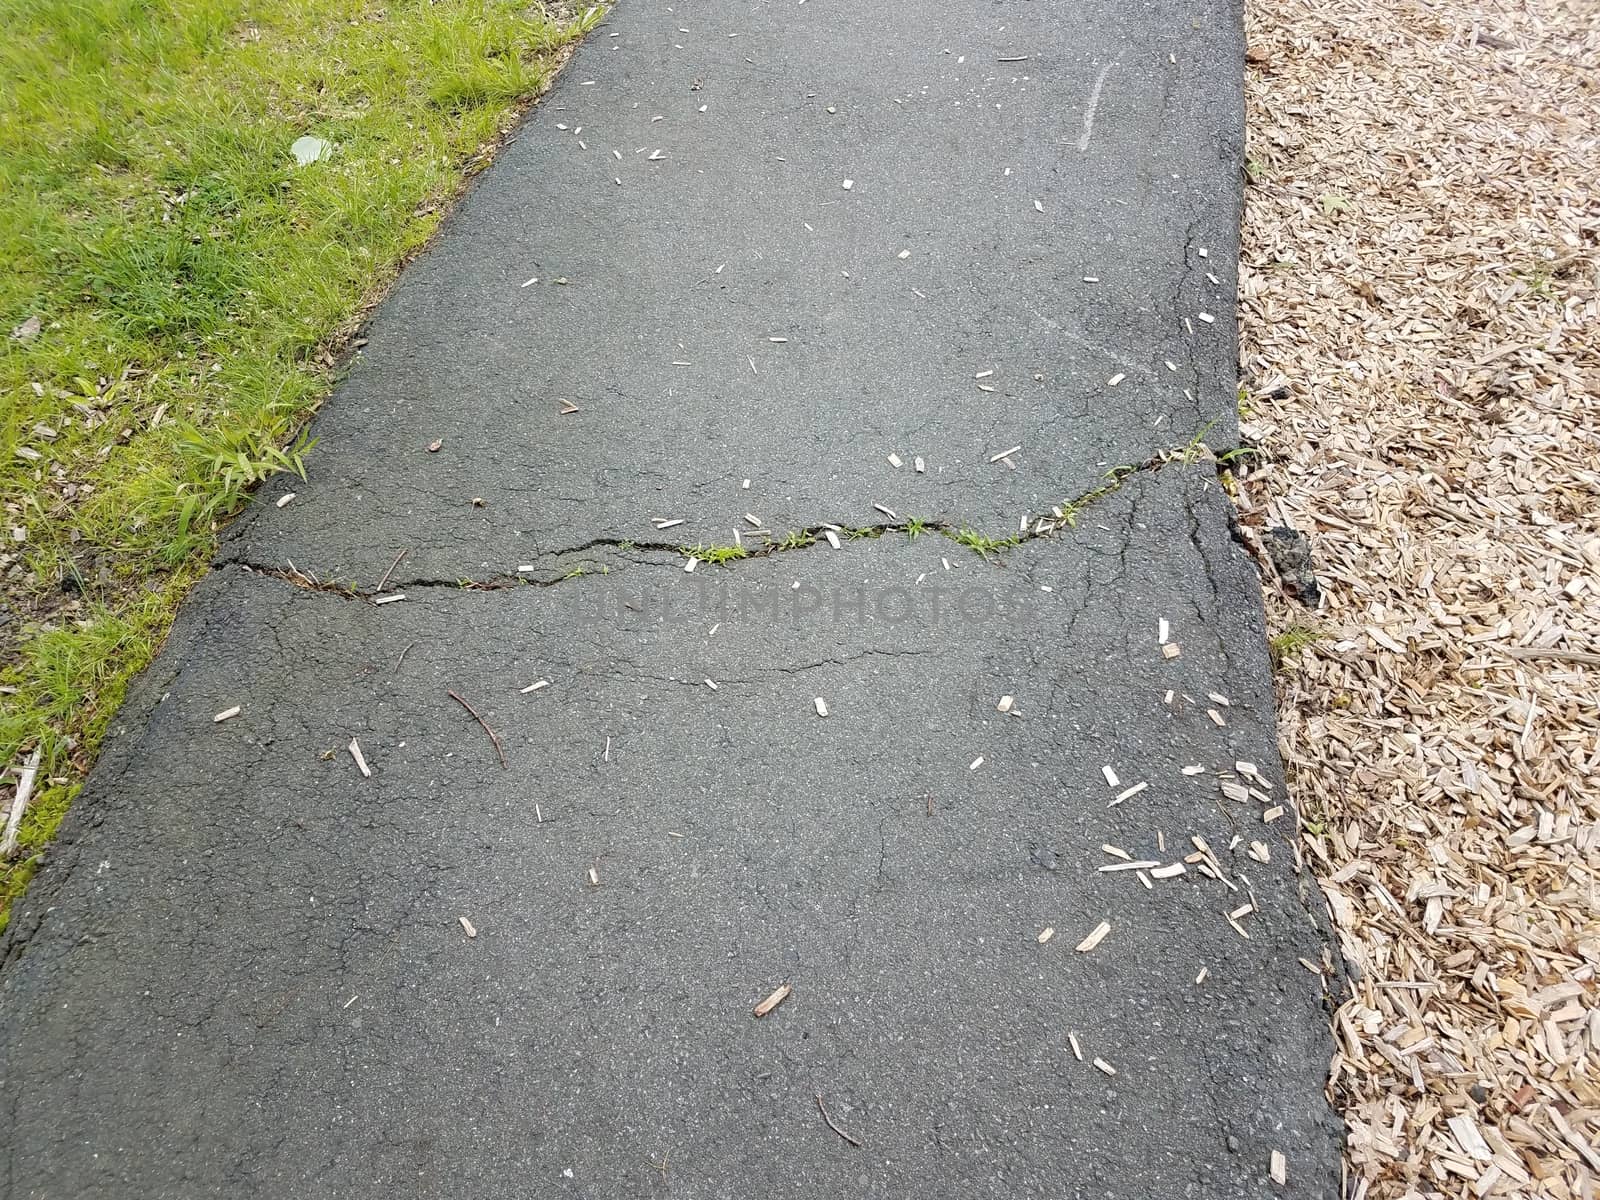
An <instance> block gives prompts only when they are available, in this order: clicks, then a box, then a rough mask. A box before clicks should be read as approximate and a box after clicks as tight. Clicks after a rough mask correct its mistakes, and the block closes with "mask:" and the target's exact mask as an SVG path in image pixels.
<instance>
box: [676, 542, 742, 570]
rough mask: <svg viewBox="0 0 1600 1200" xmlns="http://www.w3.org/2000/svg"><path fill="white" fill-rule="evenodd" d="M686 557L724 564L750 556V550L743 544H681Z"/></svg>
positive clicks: (719, 564) (680, 548)
mask: <svg viewBox="0 0 1600 1200" xmlns="http://www.w3.org/2000/svg"><path fill="white" fill-rule="evenodd" d="M678 550H679V552H680V553H681V554H682V555H683V556H684V557H685V558H698V559H699V560H700V561H701V562H703V563H711V564H713V565H714V566H722V565H723V564H724V563H730V562H733V561H734V560H735V559H739V558H749V557H750V551H748V550H746V549H745V548H744V547H743V546H679V547H678Z"/></svg>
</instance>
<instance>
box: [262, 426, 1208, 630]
mask: <svg viewBox="0 0 1600 1200" xmlns="http://www.w3.org/2000/svg"><path fill="white" fill-rule="evenodd" d="M1209 429H1210V426H1207V427H1206V428H1205V429H1202V430H1201V431H1200V432H1199V433H1197V434H1196V435H1195V436H1194V437H1193V438H1192V439H1191V440H1190V441H1189V442H1188V443H1186V444H1185V445H1183V446H1182V447H1179V448H1177V449H1165V450H1160V451H1158V452H1157V453H1155V454H1153V455H1152V456H1151V457H1149V458H1147V459H1146V460H1145V461H1144V462H1142V463H1136V464H1129V465H1125V466H1117V467H1113V468H1111V469H1110V470H1109V471H1107V472H1106V473H1105V476H1104V477H1103V481H1102V482H1100V483H1099V484H1097V485H1095V486H1094V487H1092V488H1089V489H1087V490H1086V491H1083V492H1080V493H1078V494H1077V495H1074V496H1071V497H1069V498H1066V499H1063V500H1062V501H1061V502H1060V503H1058V504H1055V505H1052V506H1051V507H1050V510H1049V511H1048V512H1046V513H1041V514H1038V515H1034V514H1028V515H1027V517H1025V518H1024V520H1023V521H1022V522H1020V527H1019V529H1018V530H1017V532H1015V533H1011V534H1003V535H996V534H989V533H985V532H983V531H981V530H979V529H978V528H976V527H975V526H973V525H969V524H967V523H965V522H962V521H946V520H937V519H925V518H920V517H906V518H900V517H899V516H897V515H895V514H892V513H891V514H890V516H891V520H888V521H880V522H876V523H873V524H870V525H842V524H836V523H833V522H829V521H819V522H817V523H816V524H813V525H808V526H805V527H804V528H801V529H796V530H791V531H789V532H787V533H785V534H784V535H783V536H781V537H778V536H775V535H774V534H772V533H770V532H767V531H758V533H757V534H756V535H755V536H759V537H760V538H761V539H762V540H761V541H760V542H758V543H755V544H751V543H749V542H745V541H739V542H735V543H734V544H731V545H705V544H696V545H692V546H691V545H688V544H684V543H675V542H663V541H639V540H637V539H632V538H617V537H596V538H590V539H588V540H587V541H584V542H579V543H576V544H574V545H571V546H563V547H561V548H559V549H555V550H551V551H547V552H545V553H544V554H543V555H541V557H542V558H545V559H546V560H550V561H552V562H553V565H552V566H551V567H550V568H549V569H547V570H543V571H537V570H536V569H535V568H533V567H531V566H529V567H523V568H521V569H519V570H518V571H517V572H515V573H512V572H500V573H497V574H493V575H489V576H485V577H479V578H473V577H461V578H454V579H452V578H429V577H415V576H414V577H405V578H402V579H393V580H392V579H391V578H390V575H391V574H392V572H393V570H394V568H393V567H392V568H391V569H390V573H389V574H385V576H384V578H383V579H382V580H380V581H379V583H378V584H377V585H370V586H363V585H361V584H357V583H354V582H341V581H336V580H329V579H318V578H317V577H316V576H315V575H313V574H312V573H310V572H308V571H303V570H301V569H300V568H298V567H296V566H295V565H294V563H292V562H291V563H288V564H287V565H286V566H283V567H274V566H267V565H265V564H260V563H251V562H235V563H233V564H231V565H235V566H238V567H239V568H241V569H242V570H244V571H246V572H248V573H251V574H256V575H264V576H267V577H269V578H272V579H277V580H280V581H282V582H284V583H288V584H290V585H292V586H294V587H298V588H304V589H307V590H310V591H318V592H322V593H324V594H327V595H331V596H336V597H338V598H340V599H344V600H350V601H354V602H358V603H365V604H383V603H386V602H388V601H389V600H391V599H396V598H398V597H399V594H400V593H401V592H403V591H404V590H406V589H413V590H426V589H446V590H450V591H503V590H509V589H513V588H521V587H537V588H550V587H556V586H558V585H560V584H563V583H567V582H569V581H571V580H575V579H582V578H586V577H589V576H594V575H609V574H611V573H612V571H613V569H623V568H628V567H635V566H657V567H659V566H665V565H669V564H673V563H681V564H682V565H683V567H684V569H686V570H690V571H692V570H694V569H695V568H696V567H698V566H700V565H702V564H703V565H707V566H714V567H720V568H723V569H727V568H731V567H733V566H734V565H735V564H737V563H739V562H743V561H746V560H753V559H762V558H772V557H775V556H777V555H780V554H790V553H795V552H798V551H803V550H810V549H814V548H816V547H819V546H828V547H830V548H833V549H842V548H843V547H844V546H845V545H847V544H849V543H851V542H858V541H874V540H876V539H878V538H881V537H883V536H884V535H885V534H892V533H901V534H905V535H906V536H907V537H909V538H911V539H912V540H915V539H916V538H918V537H922V536H925V535H932V536H938V537H943V538H945V539H947V540H949V541H951V542H953V543H955V544H956V545H958V546H961V547H963V548H964V549H967V550H969V551H971V552H972V553H974V554H976V555H977V556H978V557H979V558H981V559H983V560H984V561H985V562H988V563H991V564H993V565H1003V563H1004V556H1005V554H1006V552H1007V551H1010V550H1015V549H1019V548H1020V547H1022V546H1025V545H1028V544H1029V543H1031V542H1036V541H1042V540H1044V539H1047V538H1055V537H1063V536H1068V535H1070V534H1071V532H1072V531H1073V530H1075V529H1076V528H1077V525H1078V522H1079V520H1080V519H1081V518H1082V516H1083V515H1084V514H1085V513H1086V512H1088V511H1089V510H1091V509H1092V508H1094V507H1095V506H1096V505H1098V504H1100V503H1102V502H1103V501H1105V500H1107V499H1109V498H1110V497H1112V496H1114V495H1116V494H1117V493H1118V492H1120V491H1121V490H1122V489H1123V488H1124V487H1126V486H1127V484H1128V483H1129V482H1130V481H1132V480H1133V479H1135V478H1137V477H1139V476H1141V475H1150V474H1154V473H1155V472H1157V471H1159V470H1161V469H1162V468H1163V467H1165V466H1168V465H1171V464H1180V465H1185V466H1193V465H1196V464H1199V463H1210V464H1212V465H1213V466H1214V467H1215V469H1216V470H1217V471H1218V472H1219V473H1220V472H1222V471H1224V470H1226V469H1227V468H1226V463H1225V461H1224V460H1223V459H1220V458H1218V456H1217V455H1216V454H1215V453H1214V452H1213V451H1212V450H1211V448H1210V447H1209V446H1207V445H1206V443H1205V442H1204V441H1203V440H1202V439H1203V438H1204V436H1205V434H1206V433H1207V432H1208V431H1209ZM600 554H604V555H605V557H604V558H598V557H594V556H597V555H600ZM404 557H405V554H404V553H402V554H401V556H400V558H398V559H397V560H396V563H395V566H396V567H398V566H399V565H400V563H401V562H402V561H403V560H404ZM564 563H570V564H571V565H570V566H564V565H563V564H564Z"/></svg>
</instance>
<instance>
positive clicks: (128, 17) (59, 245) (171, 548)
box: [0, 0, 600, 925]
mask: <svg viewBox="0 0 1600 1200" xmlns="http://www.w3.org/2000/svg"><path fill="white" fill-rule="evenodd" d="M599 17H600V12H599V10H597V9H596V10H589V11H586V12H584V13H583V14H582V15H580V16H575V17H570V18H569V17H566V16H563V15H560V14H555V13H548V14H547V13H542V12H541V11H540V10H538V9H536V8H535V9H530V8H528V7H527V6H526V5H525V4H522V3H506V2H502V0H438V2H436V3H427V2H425V0H394V2H392V3H388V4H383V3H377V2H372V3H361V2H357V0H256V2H254V3H245V2H244V0H163V2H162V3H160V4H154V3H151V2H150V0H0V28H3V29H4V30H5V37H4V38H3V39H0V97H3V102H0V264H4V265H3V266H0V503H3V504H4V507H5V514H4V515H5V520H4V521H3V522H0V601H3V602H4V603H5V605H6V606H7V609H6V610H0V689H3V690H0V767H4V766H6V765H8V764H13V763H15V762H17V761H18V760H19V759H20V757H21V755H22V754H23V753H25V752H27V751H30V750H31V749H32V747H34V746H35V745H40V746H42V747H43V769H42V772H41V782H40V786H39V790H37V791H36V793H35V801H34V803H33V805H32V806H31V808H30V810H29V814H28V816H27V818H26V819H25V820H24V822H23V826H22V845H23V854H22V856H21V858H20V859H19V861H17V862H15V863H12V864H0V925H3V922H4V920H5V915H4V914H5V912H6V910H7V909H8V908H9V904H10V901H11V900H12V899H13V898H14V897H15V896H16V895H17V893H18V892H19V891H20V889H21V887H22V886H23V885H24V884H25V883H26V880H27V877H28V875H29V874H30V873H31V872H32V869H33V864H34V863H35V861H36V854H37V852H38V850H39V849H40V848H41V847H42V846H43V845H44V844H45V843H46V842H47V841H48V839H49V838H50V836H51V834H52V833H53V832H54V830H55V827H56V825H57V823H58V822H59V820H60V817H61V814H62V812H63V811H64V810H65V808H66V806H67V804H68V803H69V802H70V800H71V798H72V796H73V794H74V793H75V791H76V789H77V787H78V785H79V782H80V781H81V779H82V777H83V774H84V773H85V772H86V771H87V769H88V767H89V765H90V764H91V763H92V761H93V758H94V754H95V751H96V749H97V747H98V745H99V742H100V738H101V736H102V734H103V732H104V730H105V727H106V724H107V721H108V720H109V719H110V716H111V714H112V713H113V712H114V711H115V709H116V706H117V703H118V702H119V701H120V699H121V697H122V694H123V690H124V688H125V687H126V685H127V682H128V680H129V679H130V677H131V676H132V675H133V674H134V673H136V672H137V671H138V670H139V669H141V668H142V667H143V666H145V664H146V663H147V662H148V661H149V660H150V658H151V656H152V655H153V654H154V652H155V650H156V648H157V647H158V646H159V645H160V643H161V640H162V639H163V637H165V635H166V631H167V629H168V627H169V625H170V623H171V619H172V614H173V612H174V610H175V608H176V606H177V604H178V602H179V601H180V600H181V599H182V597H183V595H184V594H185V592H186V591H187V590H188V588H189V587H190V585H192V584H193V582H194V581H195V580H196V579H197V578H198V577H199V575H200V574H201V573H202V572H203V569H204V568H203V564H204V563H205V561H206V559H207V558H208V557H209V554H210V552H211V551H212V549H213V546H214V540H215V535H216V530H217V527H218V524H219V523H220V522H222V521H224V520H226V519H227V518H228V517H229V516H231V515H232V514H234V513H235V512H237V511H238V509H239V508H240V507H241V506H242V505H243V504H244V503H245V502H246V499H247V493H248V490H249V489H250V488H251V487H252V486H253V485H254V484H255V483H257V482H258V481H259V480H260V479H262V478H264V477H265V476H267V475H270V474H272V473H274V472H277V471H282V470H299V469H300V461H301V456H303V455H304V454H305V453H306V451H307V449H308V446H307V445H306V443H305V442H304V441H297V437H298V434H299V431H300V430H301V428H302V427H303V425H304V422H305V420H306V418H307V416H308V415H309V414H310V412H311V411H312V409H313V408H314V407H315V406H316V404H317V402H318V401H319V400H320V399H321V398H322V397H323V396H324V395H325V394H326V392H327V390H328V388H329V385H330V379H331V369H332V364H333V361H334V353H335V352H336V350H337V349H338V347H339V346H340V345H341V343H342V341H343V340H344V339H345V338H347V337H348V336H349V334H350V332H351V331H352V330H353V328H354V327H355V324H356V322H357V321H358V319H359V317H360V314H361V313H362V311H363V310H364V308H365V307H366V306H367V305H369V304H370V303H371V301H372V300H373V299H375V298H376V297H377V296H378V295H379V294H380V293H381V292H382V290H383V289H384V288H385V287H386V286H387V284H388V282H389V281H390V280H391V279H392V278H393V276H394V273H395V271H396V269H397V267H398V265H399V264H400V263H401V262H402V261H403V260H404V259H405V258H406V257H407V256H408V255H410V254H411V253H413V252H414V251H416V250H417V249H418V248H419V247H420V246H421V245H422V244H423V243H424V242H425V241H426V240H427V239H428V237H429V236H430V235H431V233H432V232H433V230H434V228H435V227H436V225H437V224H438V221H439V219H440V217H441V215H442V209H443V208H444V207H445V206H446V205H447V204H448V201H449V200H450V199H451V197H452V196H453V195H454V194H455V193H456V192H457V190H458V189H459V187H460V185H461V183H462V180H463V178H464V177H465V176H466V175H468V174H470V173H472V172H473V171H475V170H477V169H480V168H481V167H482V166H484V165H486V164H487V162H488V161H489V158H490V157H491V156H492V153H493V148H494V146H495V144H496V143H497V140H498V138H499V136H500V134H501V133H502V132H503V131H504V130H505V129H506V128H507V127H508V126H509V124H510V122H511V120H512V118H513V116H514V114H515V111H516V110H517V108H518V106H519V105H521V104H522V103H523V102H524V101H526V100H527V99H529V98H530V97H532V96H534V95H536V94H538V92H539V91H541V90H542V88H543V87H544V86H545V84H546V83H547V81H548V79H549V76H550V74H551V72H552V71H553V70H554V68H555V67H556V65H557V64H558V61H559V56H560V52H561V50H562V48H563V47H564V46H566V45H567V44H569V43H570V42H572V41H573V40H575V39H576V38H577V37H578V36H580V35H581V33H583V32H584V31H586V30H587V29H588V28H590V27H592V26H593V25H594V24H595V23H597V21H598V20H599ZM305 135H311V136H315V137H319V138H322V139H325V140H326V141H327V142H329V143H331V145H332V147H333V149H332V153H331V154H330V155H329V156H328V157H327V158H326V159H325V160H323V161H320V162H316V163H313V164H311V165H310V166H307V167H304V168H301V167H297V166H296V165H295V162H294V159H293V157H292V155H291V154H290V151H289V147H290V145H291V144H292V143H293V142H294V141H295V140H296V139H297V138H299V137H301V136H305ZM31 318H37V321H38V333H37V335H36V336H34V337H32V338H31V339H27V340H23V339H18V338H13V337H9V336H7V335H8V334H9V332H10V331H11V330H12V329H13V328H15V327H18V326H23V325H24V324H25V323H29V322H30V319H31ZM13 529H25V530H26V536H25V540H21V541H17V540H14V536H13V534H12V530H13Z"/></svg>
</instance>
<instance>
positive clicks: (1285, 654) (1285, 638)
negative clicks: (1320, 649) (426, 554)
mask: <svg viewBox="0 0 1600 1200" xmlns="http://www.w3.org/2000/svg"><path fill="white" fill-rule="evenodd" d="M1320 641H1322V631H1321V630H1320V629H1316V628H1313V627H1312V626H1310V625H1291V626H1289V628H1287V629H1285V630H1284V631H1283V632H1282V633H1278V634H1274V635H1273V636H1272V637H1271V638H1269V639H1268V641H1267V646H1268V649H1270V650H1271V652H1272V666H1273V668H1274V669H1275V670H1279V671H1281V670H1283V669H1284V667H1285V665H1286V664H1287V663H1288V661H1289V659H1290V658H1292V657H1293V656H1294V655H1296V654H1298V653H1299V652H1300V651H1301V650H1304V649H1306V648H1307V647H1308V646H1315V645H1316V644H1317V643H1318V642H1320Z"/></svg>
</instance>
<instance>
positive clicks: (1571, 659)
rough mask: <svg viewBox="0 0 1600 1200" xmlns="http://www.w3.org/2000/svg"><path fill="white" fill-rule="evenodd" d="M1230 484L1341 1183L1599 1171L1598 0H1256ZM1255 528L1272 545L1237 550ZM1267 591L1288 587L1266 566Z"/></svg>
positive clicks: (1429, 1187) (1433, 1192) (1374, 1190)
mask: <svg viewBox="0 0 1600 1200" xmlns="http://www.w3.org/2000/svg"><path fill="white" fill-rule="evenodd" d="M1246 7H1247V27H1248V33H1249V45H1250V67H1249V78H1248V82H1247V93H1248V104H1249V135H1248V143H1249V151H1248V156H1249V160H1250V183H1249V185H1248V187H1247V195H1246V216H1245V225H1244V250H1243V267H1242V271H1241V279H1240V298H1241V305H1242V311H1241V318H1242V322H1243V331H1242V335H1243V345H1242V347H1241V361H1242V364H1243V378H1244V383H1245V387H1246V388H1247V389H1248V394H1247V396H1246V398H1245V401H1244V410H1243V411H1244V430H1245V436H1246V439H1247V440H1248V441H1251V442H1253V443H1255V444H1257V445H1259V446H1260V448H1261V449H1262V451H1263V453H1264V456H1265V465H1258V466H1256V467H1255V468H1253V469H1251V470H1250V471H1249V472H1248V474H1247V475H1246V477H1245V479H1244V480H1243V482H1242V484H1241V485H1240V487H1239V501H1240V504H1241V509H1242V520H1243V522H1244V524H1245V525H1246V527H1247V529H1249V530H1251V531H1252V533H1253V535H1254V536H1256V537H1257V538H1258V539H1259V540H1260V541H1263V542H1265V541H1266V540H1269V539H1270V538H1271V536H1273V535H1270V534H1268V533H1267V530H1268V529H1270V528H1271V527H1273V526H1289V527H1292V528H1293V529H1295V530H1297V531H1299V532H1301V533H1303V534H1305V535H1307V536H1308V537H1309V539H1310V542H1311V553H1312V555H1313V557H1314V564H1315V576H1316V580H1317V582H1318V583H1319V584H1320V587H1321V592H1322V595H1321V597H1320V600H1319V601H1318V603H1317V604H1316V605H1314V606H1308V605H1306V604H1304V603H1302V602H1300V601H1297V600H1293V599H1290V598H1289V597H1288V596H1287V595H1286V594H1283V593H1282V592H1281V591H1279V590H1274V589H1270V588H1269V593H1270V594H1269V596H1268V609H1269V614H1270V622H1271V625H1272V632H1273V633H1274V635H1276V636H1275V642H1274V649H1275V652H1276V654H1277V657H1278V659H1279V671H1278V686H1279V699H1280V714H1281V728H1282V733H1281V736H1282V744H1283V746H1282V748H1283V753H1284V758H1285V761H1286V764H1287V766H1288V770H1289V772H1290V774H1289V783H1290V787H1291V790H1292V793H1293V794H1294V796H1295V798H1296V800H1297V802H1298V804H1299V807H1300V810H1301V813H1302V820H1303V839H1302V848H1303V853H1304V856H1305V859H1306V861H1307V863H1308V864H1309V865H1310V866H1311V867H1312V868H1313V869H1314V870H1315V871H1316V872H1317V874H1318V877H1319V879H1320V882H1321V884H1322V889H1323V892H1324V894H1325V895H1326V897H1327V900H1328V905H1329V908H1330V910H1331V912H1332V915H1333V918H1334V922H1335V925H1336V927H1337V929H1338V931H1339V938H1340V942H1341V945H1342V949H1343V952H1344V955H1345V958H1346V960H1347V962H1348V964H1349V966H1350V968H1351V972H1352V975H1353V982H1351V983H1348V984H1347V983H1343V982H1341V983H1339V984H1337V985H1334V992H1333V994H1332V1001H1333V1003H1334V1005H1336V1011H1335V1013H1334V1020H1333V1025H1334V1038H1335V1044H1336V1047H1337V1055H1336V1057H1335V1060H1334V1062H1333V1067H1332V1076H1331V1080H1330V1083H1329V1096H1330V1098H1331V1099H1332V1101H1333V1103H1334V1105H1335V1107H1336V1108H1337V1110H1338V1111H1339V1112H1340V1113H1341V1114H1342V1115H1343V1117H1344V1118H1345V1120H1346V1122H1347V1123H1348V1159H1347V1179H1346V1181H1345V1190H1344V1195H1345V1196H1346V1197H1354V1198H1365V1200H1401V1198H1412V1197H1432V1196H1450V1197H1472V1198H1477V1197H1483V1196H1516V1197H1555V1198H1559V1200H1567V1198H1576V1197H1584V1198H1585V1200H1590V1198H1592V1197H1594V1196H1596V1195H1597V1194H1600V1149H1597V1145H1600V981H1597V978H1596V971H1597V969H1600V886H1597V880H1596V875H1597V871H1600V301H1597V299H1596V296H1597V291H1600V252H1597V245H1600V199H1597V193H1600V9H1597V8H1596V6H1595V5H1594V3H1593V2H1592V0H1585V2H1583V3H1561V2H1559V0H1527V2H1526V3H1506V2H1504V0H1489V2H1487V3H1480V4H1465V3H1457V2H1454V0H1443V2H1438V3H1430V2H1425V0H1409V2H1407V0H1331V2H1327V3H1315V2H1308V0H1274V2H1272V3H1265V2H1264V0H1250V2H1249V3H1248V4H1247V6H1246ZM1264 561H1265V559H1264ZM1285 590H1287V589H1285Z"/></svg>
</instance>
